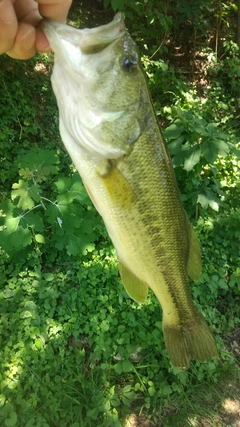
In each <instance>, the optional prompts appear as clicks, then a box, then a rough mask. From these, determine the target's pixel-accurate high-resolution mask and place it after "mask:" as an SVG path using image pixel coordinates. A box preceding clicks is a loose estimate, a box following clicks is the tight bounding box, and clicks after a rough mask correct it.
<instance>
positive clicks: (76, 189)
mask: <svg viewBox="0 0 240 427" xmlns="http://www.w3.org/2000/svg"><path fill="white" fill-rule="evenodd" d="M55 185H56V187H57V189H58V192H59V193H60V194H59V196H58V201H59V202H63V201H66V202H67V203H71V202H72V201H73V200H75V199H76V200H78V201H79V202H80V203H81V204H83V205H88V206H89V205H92V202H91V201H90V199H89V196H88V194H87V192H86V190H85V187H84V185H83V183H82V181H81V179H80V177H79V174H78V173H75V174H74V175H73V176H72V177H71V178H66V177H65V176H60V177H59V178H58V180H57V181H56V182H55Z"/></svg>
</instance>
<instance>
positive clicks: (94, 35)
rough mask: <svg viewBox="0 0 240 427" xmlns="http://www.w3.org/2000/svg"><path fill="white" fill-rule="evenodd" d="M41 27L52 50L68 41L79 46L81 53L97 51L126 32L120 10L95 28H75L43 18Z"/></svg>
mask: <svg viewBox="0 0 240 427" xmlns="http://www.w3.org/2000/svg"><path fill="white" fill-rule="evenodd" d="M41 29H42V30H43V32H44V33H45V35H46V37H47V39H48V41H49V43H50V46H51V49H52V50H53V52H56V51H57V49H58V46H59V44H61V45H62V44H70V43H71V44H72V45H73V44H74V45H75V46H76V47H78V48H80V49H81V51H82V52H83V53H94V52H99V51H101V50H102V49H104V48H105V47H106V46H108V45H109V44H111V43H112V42H114V41H115V40H118V39H119V38H120V37H122V35H123V34H124V33H125V32H126V28H125V25H124V15H123V14H122V13H121V12H119V13H117V14H116V15H115V16H114V19H113V21H111V22H110V23H109V24H106V25H101V26H100V27H96V28H84V29H80V30H77V29H76V28H74V27H71V26H69V25H66V24H61V23H59V22H56V21H53V20H51V19H43V21H42V23H41Z"/></svg>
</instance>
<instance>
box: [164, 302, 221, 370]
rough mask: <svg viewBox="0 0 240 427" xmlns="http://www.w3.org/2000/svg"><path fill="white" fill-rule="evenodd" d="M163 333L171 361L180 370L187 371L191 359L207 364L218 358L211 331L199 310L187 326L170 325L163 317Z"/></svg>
mask: <svg viewBox="0 0 240 427" xmlns="http://www.w3.org/2000/svg"><path fill="white" fill-rule="evenodd" d="M163 333H164V339H165V345H166V348H167V352H168V354H169V357H170V360H171V362H172V364H173V365H174V366H175V367H176V368H178V369H187V368H188V367H189V362H190V360H191V359H193V360H197V361H199V362H207V361H208V360H209V359H212V358H213V357H217V356H218V351H217V347H216V344H215V342H214V339H213V336H212V334H211V332H210V329H209V327H208V325H207V323H206V321H205V319H204V317H203V315H202V314H201V313H200V311H198V310H196V313H195V315H194V318H193V320H192V321H191V322H187V323H186V324H181V325H176V326H174V325H168V324H167V323H166V322H164V317H163Z"/></svg>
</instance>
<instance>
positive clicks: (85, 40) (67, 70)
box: [42, 14, 218, 369]
mask: <svg viewBox="0 0 240 427" xmlns="http://www.w3.org/2000/svg"><path fill="white" fill-rule="evenodd" d="M42 28H43V30H44V31H45V34H46V36H47V38H48V39H49V42H50V45H51V47H52V49H53V51H54V69H53V73H52V84H53V90H54V93H55V95H56V99H57V102H58V107H59V116H60V133H61V136H62V139H63V142H64V144H65V147H66V149H67V151H68V152H69V154H70V156H71V158H72V160H73V163H74V164H75V166H76V168H77V170H78V172H79V174H80V176H81V177H82V180H83V183H84V185H85V187H86V190H87V192H88V194H89V196H90V198H91V199H92V201H93V203H94V205H95V207H96V209H97V210H98V211H99V213H100V215H101V216H102V218H103V220H104V223H105V225H106V228H107V231H108V234H109V236H110V238H111V239H112V242H113V244H114V246H115V248H116V252H117V256H118V260H119V271H120V276H121V279H122V282H123V285H124V287H125V289H126V291H127V292H128V294H129V295H130V296H131V297H132V298H133V299H135V300H136V301H138V302H139V303H143V302H144V301H145V300H146V298H147V293H148V287H150V288H151V289H152V290H153V292H154V293H155V295H156V297H157V298H158V300H159V302H160V304H161V306H162V310H163V319H162V326H163V334H164V339H165V344H166V348H167V351H168V354H169V357H170V360H171V362H172V364H173V365H174V366H176V367H177V368H179V369H186V368H188V366H189V363H190V360H191V359H194V360H198V361H200V362H207V361H208V360H209V359H210V358H213V357H217V355H218V352H217V348H216V345H215V342H214V339H213V337H212V334H211V332H210V329H209V327H208V325H207V323H206V321H205V319H204V317H203V315H202V314H201V313H200V311H199V310H198V309H197V308H196V307H195V305H194V303H193V300H192V296H191V290H190V286H189V281H188V275H189V276H190V277H191V278H192V279H193V280H195V281H196V280H197V279H198V277H199V275H200V272H201V250H200V246H199V243H198V240H197V237H196V235H195V232H194V230H193V228H192V226H191V224H190V222H189V220H188V218H187V215H186V213H185V211H184V209H183V207H182V205H181V201H180V197H179V192H178V188H177V183H176V178H175V175H174V171H173V167H172V163H171V159H170V156H169V154H168V150H167V147H166V145H165V142H164V139H163V137H162V134H161V131H160V128H159V125H158V121H157V118H156V116H155V112H154V109H153V106H152V102H151V98H150V95H149V91H148V88H147V83H146V80H145V76H144V73H143V71H142V68H141V65H140V60H139V54H138V51H137V48H136V45H135V43H134V41H133V40H132V39H131V37H130V35H129V33H128V32H127V30H126V28H125V26H124V19H123V16H122V14H117V15H116V17H115V18H114V20H113V21H112V22H111V23H109V24H107V25H103V26H101V27H97V28H93V29H83V30H77V29H75V28H72V27H69V26H67V25H65V24H60V23H56V22H53V21H43V24H42Z"/></svg>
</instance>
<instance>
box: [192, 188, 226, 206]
mask: <svg viewBox="0 0 240 427" xmlns="http://www.w3.org/2000/svg"><path fill="white" fill-rule="evenodd" d="M197 203H200V205H201V206H202V207H203V208H204V209H207V208H208V206H210V207H211V208H212V209H213V210H215V211H218V210H219V205H221V204H222V202H221V200H220V199H219V198H218V197H217V196H216V195H215V194H214V193H213V192H212V191H209V190H206V191H205V193H204V194H199V196H198V199H197Z"/></svg>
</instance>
